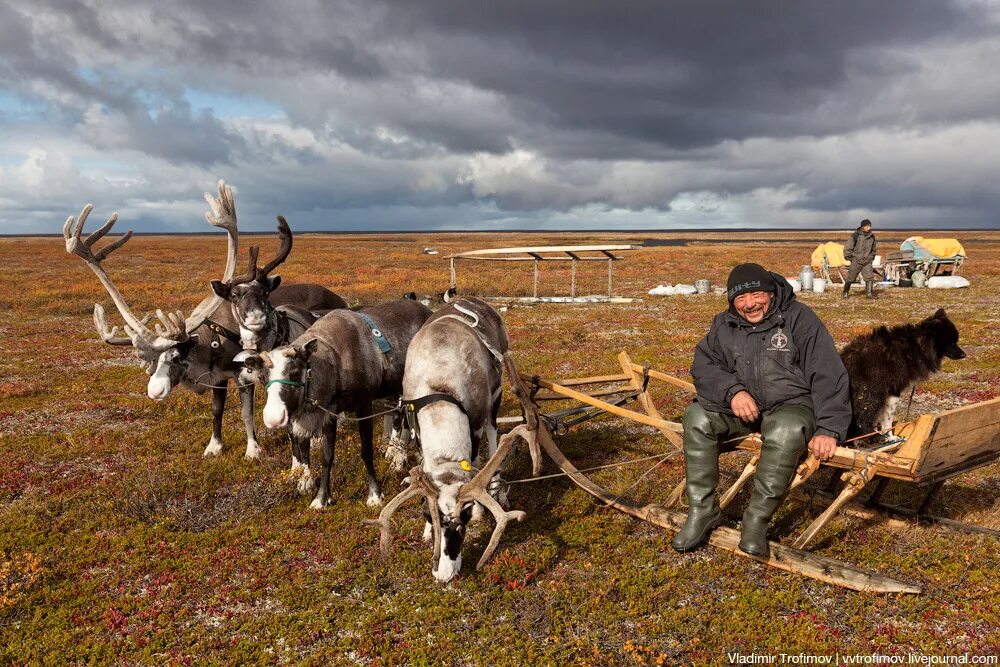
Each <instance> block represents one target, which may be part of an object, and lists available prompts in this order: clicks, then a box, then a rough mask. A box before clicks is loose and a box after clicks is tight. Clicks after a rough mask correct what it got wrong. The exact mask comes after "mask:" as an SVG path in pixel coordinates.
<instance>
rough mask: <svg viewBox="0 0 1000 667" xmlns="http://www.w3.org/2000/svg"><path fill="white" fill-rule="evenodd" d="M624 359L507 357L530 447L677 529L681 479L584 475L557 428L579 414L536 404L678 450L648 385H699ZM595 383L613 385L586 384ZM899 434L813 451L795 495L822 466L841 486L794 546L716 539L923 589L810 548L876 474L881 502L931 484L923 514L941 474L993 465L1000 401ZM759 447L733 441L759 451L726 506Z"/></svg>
mask: <svg viewBox="0 0 1000 667" xmlns="http://www.w3.org/2000/svg"><path fill="white" fill-rule="evenodd" d="M618 362H619V365H620V366H621V373H618V374H613V375H604V376H595V377H589V378H576V379H571V380H562V381H552V380H545V379H543V378H540V377H538V376H531V375H528V374H524V373H520V372H519V371H518V369H517V367H516V364H515V363H514V361H513V359H512V358H511V357H510V356H509V355H508V356H507V361H506V364H507V373H508V378H509V379H510V380H511V384H512V386H513V388H514V391H515V393H516V394H517V396H518V399H519V400H520V403H521V407H522V410H523V411H524V417H523V421H524V422H525V426H526V428H527V431H528V432H530V433H531V434H532V435H531V438H530V439H529V445H530V446H531V448H532V450H533V452H534V451H536V450H537V449H538V448H539V447H540V448H541V449H544V450H545V452H546V453H547V454H548V456H549V457H550V458H551V459H552V460H553V461H554V462H555V463H556V465H557V466H559V468H560V469H561V470H562V471H563V472H564V473H566V474H567V476H569V478H570V479H571V480H572V481H573V482H574V483H575V484H576V485H577V486H579V487H580V488H582V489H583V490H584V491H586V492H587V493H589V494H591V495H593V496H594V497H595V498H597V499H598V500H600V501H601V502H602V503H604V504H606V505H607V506H610V507H613V508H615V509H618V510H620V511H622V512H625V513H626V514H630V515H632V516H635V517H637V518H639V519H642V520H644V521H648V522H650V523H653V524H655V525H658V526H662V527H664V528H667V529H670V530H679V529H680V527H681V526H682V525H683V524H684V521H685V519H686V514H684V513H683V512H681V511H679V510H677V509H675V506H676V505H677V504H678V502H679V500H680V498H681V496H682V494H683V491H684V480H683V479H682V480H681V481H680V482H679V483H678V484H677V485H676V486H675V487H674V489H673V491H672V492H671V493H670V494H669V496H668V497H667V499H666V500H665V501H664V503H663V504H645V505H643V504H638V503H635V502H633V501H630V500H627V499H622V498H620V497H619V496H617V495H616V494H613V493H611V492H609V491H607V490H606V489H604V488H602V487H601V486H599V485H597V484H596V483H594V482H593V481H592V480H591V479H589V478H588V477H586V476H585V475H583V474H582V473H580V472H579V471H578V470H577V469H576V467H575V466H573V464H572V463H571V462H570V461H569V460H568V459H567V458H566V457H565V456H564V455H563V454H562V452H561V451H560V450H559V448H558V446H557V445H556V444H555V441H554V440H553V439H552V436H551V433H550V430H551V431H555V432H562V431H564V430H565V428H566V427H567V425H571V424H570V420H567V419H566V418H565V417H566V416H567V415H568V416H572V420H577V421H579V420H580V417H579V415H580V414H581V413H579V412H574V411H573V410H572V409H570V410H563V411H557V412H554V413H549V414H548V415H546V414H545V413H542V412H541V411H540V410H539V406H538V403H539V402H542V401H547V400H555V399H558V398H562V399H566V400H570V401H575V402H577V403H579V404H581V405H582V406H584V408H585V409H586V410H587V412H584V413H582V414H583V415H584V416H585V418H587V419H589V418H592V417H593V416H596V415H598V414H612V415H616V416H618V417H623V418H625V419H630V420H632V421H635V422H638V423H641V424H646V425H648V426H652V427H654V428H656V429H658V430H659V431H660V432H661V433H662V434H663V435H664V436H665V437H666V438H667V440H668V441H669V442H670V443H671V444H672V445H673V446H675V447H677V448H678V449H680V448H681V447H682V444H683V440H682V435H681V434H682V433H683V427H682V425H681V424H679V423H677V422H672V421H669V420H666V419H664V418H663V417H662V416H661V415H660V413H659V411H658V410H657V409H656V406H655V404H654V402H653V398H652V395H651V393H650V391H649V383H650V380H656V381H659V382H663V383H665V384H667V385H670V386H671V387H672V388H674V389H680V390H683V391H686V392H689V393H693V392H694V385H692V384H691V383H690V382H687V381H685V380H681V379H679V378H675V377H673V376H670V375H668V374H666V373H662V372H659V371H656V370H653V369H651V368H650V367H649V366H648V365H647V366H640V365H638V364H635V363H633V362H632V360H631V359H630V358H629V356H628V354H626V353H625V352H624V351H623V352H622V353H621V354H619V355H618ZM607 385H611V387H607ZM594 386H600V387H606V388H604V389H598V390H592V389H588V388H590V387H594ZM529 387H530V389H529ZM622 396H625V397H627V400H624V401H623V400H617V398H620V397H622ZM616 397H617V398H616ZM628 401H633V402H635V403H636V404H637V405H638V406H639V407H640V408H641V409H642V412H639V411H637V410H632V409H629V408H628V407H626V405H625V404H626V403H627V402H628ZM518 421H521V420H518ZM574 423H575V422H574ZM894 433H895V435H896V436H897V438H896V439H895V440H894V441H893V442H892V444H888V445H885V446H882V447H878V448H874V449H865V448H863V447H859V446H848V445H841V446H838V447H837V451H836V453H835V454H834V456H833V458H832V459H831V460H828V461H824V462H822V463H820V462H819V461H818V460H817V459H816V458H815V457H813V456H811V455H810V456H808V457H807V459H806V460H805V462H804V463H802V464H801V465H800V466H799V469H798V471H797V473H796V475H795V478H794V479H793V480H792V484H791V489H790V492H794V491H796V490H797V489H798V487H800V486H801V485H802V484H803V483H804V482H805V481H806V480H807V479H809V478H810V477H811V476H812V475H813V474H814V473H815V472H816V471H817V470H818V469H819V468H820V467H821V466H829V467H833V468H837V469H840V470H842V471H843V473H842V474H841V480H842V481H843V482H844V485H843V488H842V490H841V491H840V492H839V494H837V495H836V497H835V498H834V499H833V501H832V502H831V503H830V505H829V506H828V507H827V508H826V510H824V511H823V512H822V513H821V514H820V515H819V516H818V517H816V518H815V519H814V520H813V521H812V523H810V524H809V526H807V527H806V529H805V530H804V531H803V532H802V534H801V535H799V536H798V537H797V538H795V539H794V540H793V542H792V544H791V546H786V545H782V544H779V543H777V542H771V555H770V557H769V558H767V559H763V558H759V557H756V556H750V555H749V554H745V553H743V552H742V551H740V550H739V549H738V547H737V544H738V542H739V531H737V530H735V529H733V528H727V527H719V528H717V529H716V530H715V531H714V532H713V533H712V536H711V538H710V540H709V543H710V544H711V545H712V546H715V547H718V548H721V549H725V550H727V551H730V552H732V553H735V554H737V555H740V556H744V557H746V558H752V559H754V560H759V561H761V562H764V563H766V564H767V565H770V566H773V567H777V568H779V569H783V570H787V571H789V572H797V573H799V574H802V575H805V576H808V577H812V578H814V579H818V580H820V581H825V582H827V583H830V584H834V585H837V586H843V587H846V588H850V589H853V590H858V591H871V592H884V593H920V592H921V587H920V586H917V585H913V584H909V583H906V582H902V581H899V580H896V579H892V578H889V577H885V576H881V575H878V574H874V573H869V572H864V571H862V570H859V569H856V568H854V567H851V566H850V565H847V564H845V563H842V562H839V561H835V560H832V559H829V558H826V557H824V556H821V555H818V554H814V553H811V552H808V551H805V548H806V547H807V546H808V544H809V543H810V542H811V541H812V540H813V538H815V536H816V535H817V534H818V533H819V532H820V531H821V530H822V529H823V528H824V527H825V526H826V525H827V524H828V523H829V522H830V521H831V520H832V519H833V518H834V517H835V516H836V515H837V514H838V513H839V512H840V511H841V510H842V509H844V508H845V506H847V505H848V504H849V503H851V501H852V500H853V499H854V498H855V497H856V496H857V495H858V494H859V493H860V492H861V491H862V490H863V489H864V488H865V487H866V486H867V485H868V483H869V482H871V481H872V480H874V479H876V478H877V479H878V481H877V482H876V483H877V484H878V485H879V486H878V488H877V489H876V498H875V500H876V501H877V496H878V495H879V494H880V493H881V490H882V487H884V483H885V482H886V481H888V480H889V479H896V480H901V481H904V482H911V483H914V484H919V485H929V486H930V487H931V492H930V493H929V494H928V496H927V498H926V499H925V500H924V502H923V503H922V506H921V508H920V510H918V512H917V513H922V512H923V510H924V509H925V508H926V505H927V504H928V503H929V500H930V497H931V496H932V494H933V493H934V492H936V491H937V489H938V488H939V487H940V485H941V484H942V483H943V482H944V480H946V479H948V478H950V477H953V476H955V475H958V474H960V473H963V472H966V471H968V470H971V469H973V468H976V467H979V466H983V465H987V464H988V463H990V462H992V461H994V460H995V459H997V458H998V457H1000V399H994V400H991V401H986V402H983V403H976V404H974V405H968V406H965V407H962V408H958V409H956V410H949V411H947V412H942V413H939V414H932V415H921V416H920V417H918V418H917V419H916V420H914V421H912V422H906V423H904V424H897V426H896V427H895V432H894ZM532 440H533V441H532ZM760 444H761V443H760V440H759V438H758V437H757V436H756V435H751V436H748V437H747V438H745V439H744V440H742V441H741V442H739V443H735V448H737V449H743V450H746V451H749V452H751V453H752V456H751V459H750V462H749V463H748V464H747V465H746V467H745V468H744V470H743V471H742V473H741V474H740V475H739V477H738V478H737V480H736V481H735V482H734V483H733V485H732V486H730V487H729V488H728V489H727V490H725V491H724V492H723V493H722V494H721V496H720V504H721V505H722V506H723V507H725V506H726V505H728V504H729V503H731V502H732V501H733V500H734V499H735V498H736V496H737V495H738V493H739V491H740V489H741V488H742V487H743V486H744V485H745V484H746V483H747V482H748V481H749V480H750V479H751V478H752V476H753V473H754V470H755V468H756V464H757V461H758V459H759V454H760Z"/></svg>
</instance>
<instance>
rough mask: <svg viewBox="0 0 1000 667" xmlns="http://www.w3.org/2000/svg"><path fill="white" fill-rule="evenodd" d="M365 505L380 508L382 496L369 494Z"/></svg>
mask: <svg viewBox="0 0 1000 667" xmlns="http://www.w3.org/2000/svg"><path fill="white" fill-rule="evenodd" d="M365 505H368V507H382V494H381V493H369V494H368V500H366V501H365Z"/></svg>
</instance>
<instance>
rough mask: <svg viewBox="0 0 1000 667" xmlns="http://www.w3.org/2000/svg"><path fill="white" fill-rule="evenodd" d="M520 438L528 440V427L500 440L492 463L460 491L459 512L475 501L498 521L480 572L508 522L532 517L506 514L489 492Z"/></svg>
mask: <svg viewBox="0 0 1000 667" xmlns="http://www.w3.org/2000/svg"><path fill="white" fill-rule="evenodd" d="M519 437H520V438H524V440H525V441H528V428H527V427H526V426H524V425H523V424H522V425H521V426H518V427H517V428H515V429H514V430H513V431H511V432H510V433H508V434H506V435H504V436H503V437H501V438H500V444H499V445H498V446H497V451H496V453H495V454H493V456H491V457H490V460H489V461H487V462H486V465H485V466H483V468H482V470H480V471H479V472H477V473H476V476H475V477H473V478H472V480H471V481H469V482H466V483H465V484H463V485H462V487H461V488H460V489H459V490H458V502H456V503H455V508H456V510H459V509H461V507H462V506H463V505H465V504H466V503H467V502H469V501H472V500H475V501H476V502H478V503H480V504H482V505H483V507H485V508H486V509H488V510H489V511H490V513H491V514H492V515H493V518H494V519H496V522H497V525H496V527H495V528H494V529H493V534H492V535H491V536H490V542H489V544H487V545H486V551H484V552H483V555H482V556H481V557H480V558H479V562H478V563H477V564H476V569H477V570H481V569H483V565H485V564H486V561H488V560H489V559H490V556H492V555H493V552H494V551H496V549H497V547H498V546H499V545H500V538H501V537H502V536H503V533H504V531H505V530H507V523H508V522H510V521H523V520H524V518H525V517H527V516H528V515H527V514H525V513H524V512H522V511H520V510H516V511H512V512H507V511H505V510H504V509H503V507H501V506H500V503H498V502H497V501H496V499H495V498H494V497H493V496H491V495H490V493H489V491H487V490H486V487H487V486H488V485H489V483H490V481H492V479H493V476H494V475H495V474H496V473H497V470H499V469H500V464H502V463H503V462H504V460H505V459H506V458H507V456H508V455H509V454H510V452H511V450H512V449H513V448H514V441H515V440H516V439H517V438H519Z"/></svg>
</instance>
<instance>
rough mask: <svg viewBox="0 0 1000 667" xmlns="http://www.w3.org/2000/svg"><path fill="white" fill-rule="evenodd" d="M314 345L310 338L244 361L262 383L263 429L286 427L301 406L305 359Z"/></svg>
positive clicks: (306, 375) (305, 379)
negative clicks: (263, 392) (303, 343)
mask: <svg viewBox="0 0 1000 667" xmlns="http://www.w3.org/2000/svg"><path fill="white" fill-rule="evenodd" d="M318 344H319V340H318V339H316V338H313V339H310V340H309V341H308V342H307V343H306V344H305V345H302V346H295V345H287V346H285V347H279V348H277V349H275V350H271V351H270V352H262V353H260V354H259V355H255V356H250V357H247V358H246V359H244V361H243V365H244V367H245V368H246V369H247V371H249V372H251V373H253V374H255V375H256V377H257V378H258V379H259V380H260V381H261V382H263V383H264V391H265V392H266V394H267V400H266V402H265V403H264V425H265V426H266V427H268V428H272V429H273V428H283V427H285V426H288V423H289V421H290V419H291V416H292V415H294V414H296V413H298V412H299V411H300V410H301V409H302V407H303V406H304V405H305V402H306V400H307V398H308V392H309V380H310V377H309V376H310V370H309V357H311V356H312V354H313V352H315V351H316V348H317V346H318Z"/></svg>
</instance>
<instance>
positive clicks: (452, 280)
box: [451, 257, 458, 289]
mask: <svg viewBox="0 0 1000 667" xmlns="http://www.w3.org/2000/svg"><path fill="white" fill-rule="evenodd" d="M451 286H452V287H454V288H455V289H458V280H457V279H456V277H455V258H454V257H452V258H451Z"/></svg>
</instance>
